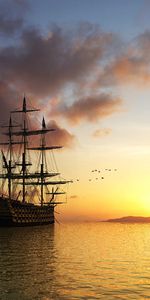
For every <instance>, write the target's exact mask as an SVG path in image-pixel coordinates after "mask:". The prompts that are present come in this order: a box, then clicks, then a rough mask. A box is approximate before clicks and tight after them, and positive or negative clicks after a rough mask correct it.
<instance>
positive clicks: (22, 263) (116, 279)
mask: <svg viewBox="0 0 150 300" xmlns="http://www.w3.org/2000/svg"><path fill="white" fill-rule="evenodd" d="M0 295H1V297H0V299H4V300H5V299H6V300H7V299H8V300H11V299H12V300H31V299H36V300H51V299H57V300H59V299H60V300H61V299H69V300H74V299H108V300H109V299H114V300H116V299H148V298H150V224H113V223H78V224H75V223H69V224H62V225H55V226H44V227H35V228H6V229H5V228H2V229H0Z"/></svg>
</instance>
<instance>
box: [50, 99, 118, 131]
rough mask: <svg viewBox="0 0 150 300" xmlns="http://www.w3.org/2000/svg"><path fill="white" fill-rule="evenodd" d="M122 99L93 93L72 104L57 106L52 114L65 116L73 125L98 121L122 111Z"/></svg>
mask: <svg viewBox="0 0 150 300" xmlns="http://www.w3.org/2000/svg"><path fill="white" fill-rule="evenodd" d="M121 104H122V101H121V99H119V98H117V97H112V96H110V95H108V94H104V93H101V94H100V95H91V96H88V97H85V98H81V99H79V100H77V101H76V102H74V103H73V104H72V105H70V106H68V105H63V106H61V107H59V108H55V110H54V111H52V114H56V115H61V116H63V117H65V118H66V119H67V120H68V121H69V122H70V123H71V124H72V125H76V124H78V123H80V122H83V121H88V122H96V121H98V120H99V119H102V118H105V117H107V116H109V115H111V114H113V113H115V112H117V111H120V105H121Z"/></svg>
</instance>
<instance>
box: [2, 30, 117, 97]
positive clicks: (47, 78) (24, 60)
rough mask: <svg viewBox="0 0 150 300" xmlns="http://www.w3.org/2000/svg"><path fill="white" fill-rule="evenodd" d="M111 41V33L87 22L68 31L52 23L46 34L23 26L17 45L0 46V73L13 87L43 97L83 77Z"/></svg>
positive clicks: (100, 58) (88, 72) (94, 68)
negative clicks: (82, 27) (84, 25)
mask: <svg viewBox="0 0 150 300" xmlns="http://www.w3.org/2000/svg"><path fill="white" fill-rule="evenodd" d="M112 42H113V35H112V34H107V33H103V32H102V31H101V30H100V29H99V28H97V27H96V26H94V25H90V24H89V26H87V27H86V29H84V30H82V31H81V28H79V29H78V30H72V32H70V33H69V32H65V31H64V30H62V29H61V28H60V27H57V26H55V27H53V28H52V29H51V31H50V32H49V34H48V35H43V34H41V33H40V32H39V30H37V29H35V28H34V29H32V30H29V29H26V30H23V32H22V36H21V40H20V43H19V44H18V45H15V46H14V45H13V46H11V47H5V48H4V49H2V50H1V52H0V69H1V74H2V75H3V74H4V75H5V78H6V80H7V81H8V82H10V81H11V82H12V83H13V84H14V85H15V86H16V88H17V89H19V90H22V91H27V92H28V93H31V94H32V95H34V96H36V97H39V98H40V97H46V96H48V95H50V94H52V93H56V92H57V93H58V91H60V90H62V89H63V88H65V87H66V86H68V85H69V84H70V83H71V84H77V83H78V82H80V81H81V80H83V79H84V80H87V78H88V77H90V76H91V74H92V73H93V74H94V72H95V70H96V69H97V66H98V62H99V61H100V60H102V58H103V56H104V55H105V52H106V50H107V49H108V48H109V46H110V44H112Z"/></svg>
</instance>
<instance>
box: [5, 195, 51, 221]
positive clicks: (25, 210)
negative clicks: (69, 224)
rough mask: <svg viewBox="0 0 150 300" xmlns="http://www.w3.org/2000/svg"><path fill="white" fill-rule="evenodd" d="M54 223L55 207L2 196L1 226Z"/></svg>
mask: <svg viewBox="0 0 150 300" xmlns="http://www.w3.org/2000/svg"><path fill="white" fill-rule="evenodd" d="M53 223H54V207H53V206H45V205H43V206H39V205H35V204H31V203H22V202H20V201H17V200H12V199H11V200H9V199H8V198H4V197H0V226H1V227H14V226H22V227H23V226H37V225H46V224H53Z"/></svg>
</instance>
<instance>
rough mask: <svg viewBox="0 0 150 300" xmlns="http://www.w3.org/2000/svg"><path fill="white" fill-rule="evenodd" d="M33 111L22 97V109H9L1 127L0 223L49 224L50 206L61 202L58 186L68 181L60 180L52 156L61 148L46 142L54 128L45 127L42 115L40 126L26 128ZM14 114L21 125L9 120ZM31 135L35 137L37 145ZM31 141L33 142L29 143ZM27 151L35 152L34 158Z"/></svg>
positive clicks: (1, 224)
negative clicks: (7, 122)
mask: <svg viewBox="0 0 150 300" xmlns="http://www.w3.org/2000/svg"><path fill="white" fill-rule="evenodd" d="M36 111H39V110H38V109H33V108H28V107H27V104H26V98H25V97H24V99H23V105H22V108H21V109H17V110H14V111H12V112H11V114H10V119H9V124H8V125H4V126H2V127H3V128H5V130H6V132H4V135H5V136H6V137H7V141H5V142H3V143H0V145H2V146H3V147H2V149H3V150H1V163H2V164H1V167H2V171H1V174H0V180H1V183H0V226H33V225H44V224H53V223H54V222H55V216H54V209H55V207H56V205H58V204H61V203H62V201H60V200H57V197H58V196H59V195H62V194H65V192H64V191H63V190H62V188H61V187H62V186H63V185H66V184H67V183H69V182H70V181H66V180H62V179H61V177H60V173H59V172H58V169H57V166H56V161H55V158H54V153H53V152H54V150H55V149H59V148H62V147H61V146H57V145H47V143H46V140H47V135H48V134H50V133H51V132H52V131H54V130H55V129H53V128H47V126H46V123H45V120H44V118H43V120H42V125H41V129H38V130H35V129H30V128H29V122H30V119H29V114H31V113H33V112H36ZM15 114H17V115H18V114H21V126H20V125H18V124H16V123H14V122H13V121H12V116H14V115H15ZM34 136H38V138H39V145H38V146H37V145H35V141H37V138H33V137H34ZM31 140H32V141H34V145H33V146H32V142H31ZM5 148H6V149H5ZM4 150H5V151H4ZM31 151H32V152H33V151H35V153H36V155H37V156H36V159H35V157H33V156H32V154H31ZM47 152H48V154H47ZM48 156H49V157H50V158H51V165H50V164H49V163H48ZM34 161H36V163H37V164H36V163H35V162H34ZM35 164H36V166H35Z"/></svg>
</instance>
